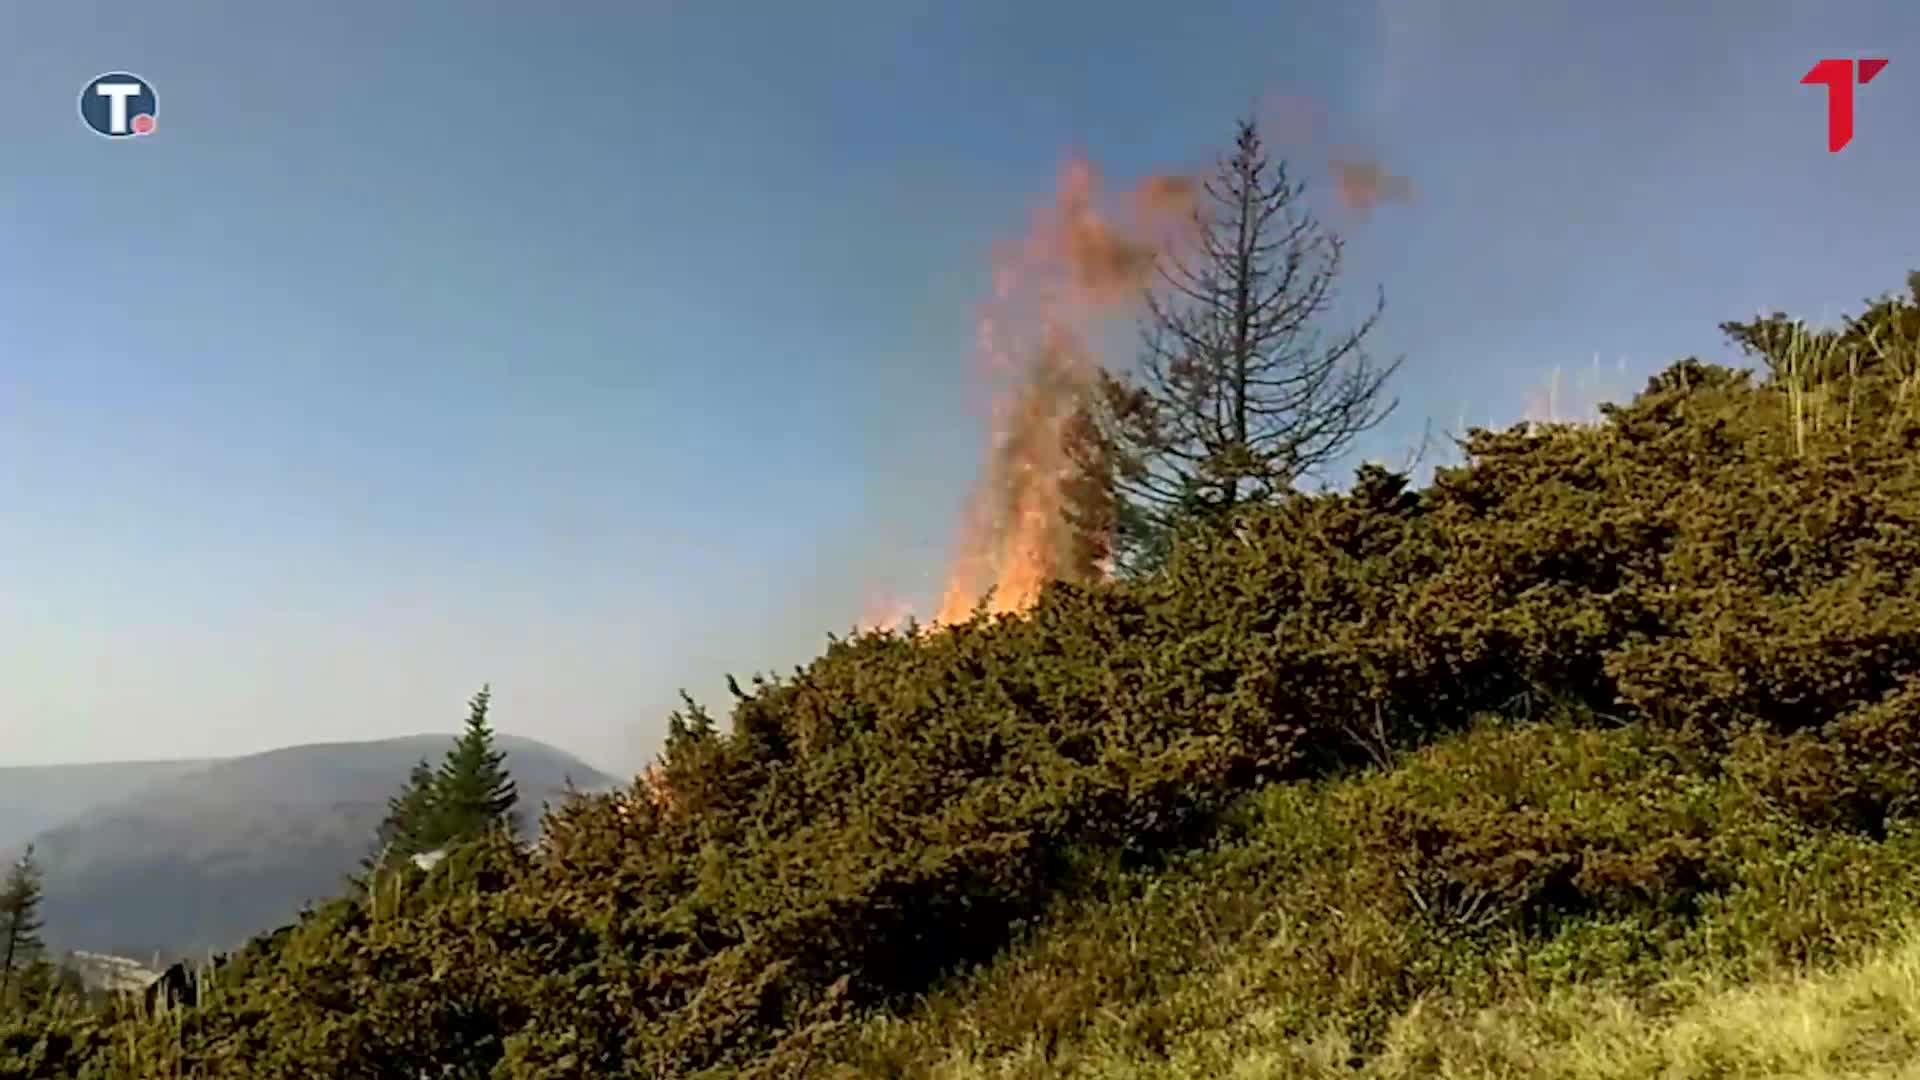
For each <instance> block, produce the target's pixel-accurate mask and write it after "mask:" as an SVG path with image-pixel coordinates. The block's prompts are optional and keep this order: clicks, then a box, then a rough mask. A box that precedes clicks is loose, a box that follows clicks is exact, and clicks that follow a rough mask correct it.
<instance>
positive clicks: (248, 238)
mask: <svg viewBox="0 0 1920 1080" xmlns="http://www.w3.org/2000/svg"><path fill="white" fill-rule="evenodd" d="M647 7H653V8H658V9H659V10H655V11H645V10H642V9H643V8H647ZM1294 7H1296V8H1300V9H1303V10H1296V11H1291V12H1289V11H1285V10H1283V5H1279V4H1273V3H1261V4H1255V3H1251V2H1244V3H1243V2H1239V0H1222V2H1215V3H1203V4H1198V5H1187V6H1184V7H1181V8H1178V9H1176V8H1161V7H1149V6H1147V5H1145V4H1142V3H1139V2H1137V0H1122V2H1120V3H1104V4H1098V5H1096V4H1092V3H1088V2H1083V0H1072V2H1064V0H1063V2H1061V3H1058V4H1049V5H1025V4H1021V5H1016V4H1014V3H1012V2H1011V0H974V2H969V3H959V2H957V0H949V2H944V3H934V2H926V0H920V2H889V3H881V2H879V0H845V2H843V3H838V4H834V5H831V16H830V17H829V16H827V15H820V16H810V15H808V14H807V13H805V12H804V11H802V10H800V9H799V8H798V7H794V6H789V7H786V8H777V7H769V6H766V5H747V4H738V3H722V2H712V3H707V4H701V5H686V6H675V7H668V6H666V5H620V4H612V3H601V2H595V3H587V4H580V5H573V6H570V7H568V8H564V9H559V8H556V9H553V10H550V11H547V12H544V13H536V12H535V10H534V9H531V8H528V7H526V6H524V5H508V4H499V3H478V4H464V5H459V6H457V7H456V6H454V5H451V4H438V3H424V2H423V3H417V4H407V5H395V6H375V5H371V4H367V3H364V2H349V3H345V4H341V5H335V6H328V7H324V8H312V7H307V6H295V5H291V4H284V3H265V4H262V3H247V4H242V3H238V2H234V0H221V2H210V3H204V4H197V5H194V6H193V9H192V15H191V17H188V16H187V15H186V14H168V13H166V12H164V11H161V10H158V9H157V8H148V9H142V10H135V11H131V12H129V11H127V10H124V9H117V8H109V7H107V6H105V5H86V6H82V5H64V4H52V3H23V4H18V5H14V6H13V7H11V8H9V9H8V11H7V13H6V15H5V16H4V22H0V26H4V27H5V29H6V30H7V33H6V36H5V39H4V44H0V60H4V61H5V62H4V64H0V89H4V91H5V97H4V99H3V100H0V114H3V115H4V118H5V120H6V123H7V130H8V133H9V138H10V144H11V145H10V148H11V150H12V151H13V152H12V153H11V154H10V155H8V157H7V159H6V160H5V161H4V162H0V183H3V184H4V185H5V189H6V192H7V195H8V198H6V199H5V200H4V202H3V203H0V239H3V240H4V241H5V243H4V244H0V273H4V280H5V285H6V288H5V289H4V290H0V328H4V333H5V335H6V336H5V338H4V339H3V340H4V342H5V348H4V352H0V604H4V605H6V607H5V614H6V617H5V618H0V665H4V666H0V735H4V736H5V737H4V738H0V765H26V764H42V763H56V762H57V763H77V762H85V761H123V760H151V759H182V758H204V757H230V756H236V755H241V754H249V753H255V752H259V751H263V750H268V749H274V748H277V747H282V746H288V745H294V744H302V743H313V742H337V741H356V740H364V739H378V738H388V737H397V736H400V735H405V734H413V733H418V732H421V731H434V730H437V729H439V728H441V727H445V728H446V729H448V730H453V729H454V728H456V727H457V726H458V724H459V722H460V719H461V718H462V717H463V716H464V715H465V703H466V701H467V699H468V697H469V696H470V695H471V694H472V693H473V692H474V691H475V690H476V689H477V688H478V687H479V686H480V685H481V684H482V683H491V684H492V686H493V688H494V691H495V703H494V719H495V723H496V725H497V726H498V727H499V728H500V729H501V730H504V731H508V732H513V733H516V734H523V735H526V736H528V737H530V738H537V739H539V740H541V741H543V742H547V743H550V744H552V745H554V746H556V747H558V748H561V749H564V750H567V751H569V752H572V753H574V754H577V755H579V756H580V757H581V758H583V759H584V760H586V761H587V762H589V763H591V764H593V765H595V766H596V767H599V768H603V769H609V770H613V771H615V772H620V771H627V772H631V771H632V770H634V769H636V768H638V767H639V766H640V765H642V764H643V763H644V762H645V761H646V760H647V759H648V758H649V757H650V756H651V755H652V754H653V753H654V752H655V751H656V750H657V748H658V743H659V739H660V737H661V735H662V733H663V732H664V730H665V722H666V717H667V714H668V712H669V711H670V710H672V709H673V708H674V707H675V706H676V705H677V703H678V690H679V688H681V687H686V688H688V689H689V690H691V691H692V692H693V693H694V694H695V695H696V696H697V697H699V698H700V699H701V700H702V701H704V702H705V703H706V704H708V705H709V706H711V707H712V708H713V710H714V711H715V713H716V714H717V715H724V713H725V711H726V705H727V702H726V699H725V694H724V692H723V690H722V687H723V682H722V680H723V677H724V675H725V674H726V673H728V672H732V673H734V674H736V675H738V676H740V677H741V680H742V682H745V681H746V677H747V676H748V675H750V674H751V673H752V672H754V671H756V670H772V671H785V670H788V669H789V668H790V667H791V666H792V665H794V664H796V663H800V662H803V661H805V660H806V659H808V658H809V657H811V656H813V655H814V654H816V653H817V652H818V651H819V650H820V648H821V646H822V645H823V644H824V641H825V635H826V634H827V633H828V632H829V631H834V630H844V629H845V628H848V627H850V626H851V625H852V624H853V623H854V621H855V620H856V618H857V617H858V616H859V615H860V614H861V611H862V609H863V606H864V605H866V604H868V603H869V602H871V601H872V600H873V599H874V597H875V596H876V595H878V594H883V593H900V592H906V593H909V594H911V595H912V597H913V598H914V599H916V600H918V601H919V602H920V609H921V611H922V612H923V613H924V612H925V610H926V607H927V605H928V604H930V603H931V602H932V599H933V597H932V596H931V595H930V594H931V592H932V590H933V587H934V583H935V581H936V580H937V577H938V574H939V571H940V569H941V567H942V565H943V563H944V560H945V559H946V557H947V555H948V553H949V543H950V540H951V538H952V535H953V528H954V524H955V519H956V515H957V514H958V513H959V510H960V508H961V504H962V501H963V500H964V499H965V497H966V495H967V493H968V488H969V484H970V483H971V481H972V479H973V476H974V473H975V470H976V469H977V467H978V464H979V461H980V455H981V449H982V443H981V439H982V424H981V420H980V416H979V412H978V410H977V408H976V407H975V406H976V399H977V397H978V388H977V385H976V383H975V381H974V368H973V356H972V349H973V340H974V330H973V326H972V319H973V316H974V310H975V305H976V304H977V303H978V302H979V301H980V300H981V299H982V298H983V297H984V296H985V295H986V293H987V290H988V287H989V284H990V282H989V279H988V253H989V250H990V248H991V246H992V245H993V244H994V243H995V242H997V241H1000V240H1004V239H1007V238H1009V237H1012V236H1016V235H1017V234H1018V233H1019V231H1020V229H1021V227H1022V225H1023V224H1024V222H1025V219H1026V216H1027V214H1028V212H1029V211H1030V209H1031V208H1032V207H1033V206H1035V205H1036V204H1037V203H1038V202H1040V201H1041V200H1043V199H1044V198H1045V197H1046V195H1047V194H1048V193H1049V191H1050V189H1051V185H1052V180H1053V175H1054V171H1055V169H1056V168H1057V166H1058V165H1059V163H1060V161H1061V159H1062V156H1063V155H1064V154H1065V153H1067V152H1068V151H1070V150H1080V151H1083V152H1085V153H1086V154H1087V155H1088V157H1089V158H1091V160H1093V161H1094V162H1095V163H1097V164H1098V165H1099V166H1100V167H1101V168H1102V170H1103V171H1104V172H1106V173H1107V174H1109V175H1110V176H1112V177H1114V178H1115V179H1116V180H1122V179H1125V178H1131V177H1137V176H1140V175H1142V174H1145V173H1148V172H1154V171H1159V170H1163V169H1181V168H1192V167H1195V166H1198V165H1204V164H1205V163H1206V162H1208V161H1209V160H1210V159H1211V158H1212V157H1213V155H1215V154H1217V153H1219V152H1221V151H1223V150H1224V149H1225V148H1226V145H1227V143H1228V142H1229V140H1230V139H1231V136H1232V131H1233V124H1234V121H1235V119H1236V117H1237V116H1238V115H1240V114H1242V113H1244V112H1245V111H1246V110H1247V109H1248V107H1249V104H1250V103H1252V102H1264V103H1269V104H1271V103H1273V102H1275V101H1278V100H1281V99H1293V100H1296V101H1304V100H1310V101H1311V102H1313V103H1314V105H1315V108H1316V110H1317V111H1318V113H1319V114H1320V115H1321V116H1322V123H1321V124H1320V126H1319V127H1318V129H1317V130H1316V131H1315V133H1314V137H1313V139H1312V141H1311V142H1306V141H1302V140H1301V138H1300V133H1299V132H1288V131H1277V132H1272V133H1271V134H1273V135H1274V137H1275V142H1276V146H1275V147H1274V149H1275V151H1276V153H1277V154H1278V155H1279V156H1282V157H1286V158H1288V159H1289V160H1291V161H1292V162H1293V164H1294V166H1295V167H1296V168H1297V169H1299V170H1301V171H1302V172H1303V173H1304V174H1305V175H1306V176H1307V178H1308V179H1309V182H1310V183H1311V184H1312V185H1313V188H1314V192H1315V194H1316V197H1317V201H1318V202H1320V203H1322V204H1324V203H1325V198H1326V196H1327V194H1328V188H1329V183H1328V180H1327V177H1326V175H1325V173H1326V159H1327V155H1328V153H1329V152H1330V151H1337V152H1343V153H1344V152H1352V153H1358V154H1364V155H1368V156H1371V157H1377V159H1378V160H1379V161H1380V162H1381V163H1383V164H1384V166H1385V167H1386V168H1387V169H1389V170H1390V171H1392V172H1394V173H1398V174H1404V175H1405V176H1406V177H1408V178H1409V179H1410V181H1411V187H1412V193H1413V196H1412V200H1411V201H1410V202H1409V203H1408V204H1406V205H1389V206H1385V207H1382V208H1380V209H1378V210H1377V211H1375V212H1374V213H1373V214H1372V215H1370V216H1368V217H1365V218H1360V217H1356V216H1354V215H1349V214H1344V213H1341V212H1339V211H1337V210H1332V211H1330V212H1329V213H1328V214H1327V220H1328V223H1329V224H1330V225H1331V226H1333V227H1334V228H1336V229H1337V230H1339V231H1341V232H1343V233H1344V234H1345V235H1347V237H1348V238H1349V241H1350V244H1351V246H1350V249H1349V259H1348V265H1347V269H1346V273H1345V276H1344V283H1345V288H1346V290H1347V292H1348V293H1349V294H1350V295H1352V296H1354V297H1355V298H1356V299H1358V300H1362V301H1364V300H1366V299H1368V298H1370V295H1371V292H1372V290H1373V288H1374V286H1375V285H1376V284H1378V285H1381V286H1383V287H1384V288H1385V290H1386V296H1387V315H1386V321H1385V323H1384V325H1383V327H1382V329H1381V331H1380V334H1379V336H1378V337H1377V339H1376V340H1375V347H1376V349H1377V351H1379V352H1381V353H1383V354H1387V355H1397V354H1405V356H1406V363H1405V367H1404V368H1403V370H1402V373H1401V375H1400V377H1399V380H1398V382H1397V384H1396V387H1395V389H1396V391H1397V393H1398V396H1399V397H1400V399H1401V402H1402V404H1401V407H1400V411H1399V412H1398V413H1397V414H1396V416H1395V417H1394V418H1393V419H1392V420H1391V421H1390V422H1389V423H1388V424H1386V425H1384V426H1383V427H1382V428H1381V429H1380V430H1378V431H1377V432H1376V433H1374V434H1373V435H1372V436H1370V437H1369V438H1368V439H1367V440H1365V441H1364V443H1363V444H1362V445H1361V446H1359V447H1357V448H1356V453H1355V455H1354V460H1355V462H1356V463H1357V461H1358V460H1360V459H1362V458H1367V457H1376V458H1384V459H1388V460H1392V461H1399V460H1402V459H1404V457H1405V456H1406V454H1407V453H1408V452H1409V451H1410V450H1411V448H1412V447H1413V446H1414V445H1415V444H1416V443H1418V442H1419V441H1420V438H1421V434H1422V431H1423V428H1424V427H1425V426H1426V425H1427V424H1429V423H1431V424H1432V425H1433V426H1434V427H1435V428H1436V429H1448V428H1453V427H1455V426H1457V423H1458V421H1459V420H1460V419H1462V418H1464V419H1466V420H1467V421H1468V422H1472V423H1486V422H1489V421H1492V422H1497V423H1502V424H1504V423H1509V422H1513V421H1517V420H1519V419H1520V418H1521V417H1522V414H1523V413H1524V412H1525V411H1526V410H1527V409H1528V408H1529V407H1530V406H1531V405H1533V404H1534V403H1535V401H1536V399H1537V397H1538V395H1539V394H1540V392H1541V391H1542V390H1543V388H1544V387H1545V385H1546V383H1547V380H1548V379H1549V377H1550V375H1551V372H1552V371H1553V369H1554V368H1556V367H1558V368H1561V369H1564V370H1566V371H1567V372H1568V378H1569V380H1570V381H1572V380H1574V379H1575V378H1576V377H1577V376H1578V375H1579V374H1580V373H1582V372H1586V371H1588V370H1589V369H1590V367H1591V366H1592V365H1594V364H1595V363H1596V362H1597V363H1598V365H1599V367H1601V368H1602V369H1604V370H1605V371H1606V372H1608V373H1609V375H1610V383H1609V385H1608V387H1607V389H1609V390H1612V391H1615V392H1631V391H1632V390H1634V389H1637V388H1638V386H1639V385H1640V384H1641V383H1642V382H1643V381H1644V379H1645V377H1646V376H1647V375H1648V374H1650V373H1651V372H1652V371H1654V370H1656V369H1657V368H1659V367H1661V366H1663V365H1665V364H1666V363H1668V362H1670V361H1671V360H1674V359H1677V358H1679V357H1681V356H1684V355H1687V354H1689V353H1694V354H1698V355H1701V356H1703V357H1705V358H1708V359H1728V358H1730V353H1729V351H1728V350H1727V348H1726V347H1725V346H1724V344H1723V343H1722V342H1721V340H1720V337H1719V334H1718V332H1717V331H1716V330H1715V326H1716V324H1717V323H1719V322H1721V321H1723V320H1726V319H1732V318H1738V317H1742V316H1746V315H1751V314H1753V313H1755V312H1756V311H1760V310H1767V311H1771V310H1776V309H1778V310H1785V311H1787V312H1789V313H1792V314H1795V315H1802V316H1807V317H1811V318H1816V319H1819V318H1822V317H1834V316H1838V315H1839V314H1841V313H1843V312H1848V311H1853V310H1857V309H1858V308H1859V307H1860V306H1861V304H1862V301H1863V300H1864V299H1865V298H1866V297H1868V296H1870V295H1874V294H1879V293H1883V292H1886V291H1888V290H1891V289H1894V288H1896V287H1898V286H1899V285H1900V284H1901V282H1902V281H1903V280H1904V276H1905V274H1906V273H1907V271H1908V270H1910V269H1920V249H1917V248H1916V246H1915V244H1914V240H1913V237H1914V235H1915V233H1914V230H1913V228H1912V225H1913V221H1912V219H1913V216H1914V215H1913V212H1912V211H1911V210H1910V209H1909V202H1910V200H1911V192H1912V191H1913V190H1915V183H1914V182H1915V180H1916V179H1920V151H1917V150H1916V148H1915V146H1914V144H1913V140H1912V139H1911V137H1910V136H1909V135H1908V134H1906V133H1904V132H1903V131H1902V130H1901V128H1900V126H1899V125H1900V124H1901V123H1904V122H1907V121H1908V120H1909V118H1910V116H1911V115H1912V106H1913V105H1914V104H1915V103H1916V102H1920V49H1914V48H1912V46H1914V45H1917V44H1920V10H1915V9H1913V8H1912V7H1911V6H1908V7H1896V6H1895V5H1893V4H1891V3H1874V4H1866V3H1845V2H1842V3H1837V4H1832V5H1826V6H1824V7H1823V8H1821V9H1819V10H1818V12H1817V13H1816V12H1813V11H1810V10H1808V9H1806V8H1805V6H1804V5H1790V4H1787V3H1784V2H1778V0H1753V2H1744V3H1738V4H1736V3H1732V2H1730V0H1716V2H1711V3H1707V4H1701V5H1693V6H1692V8H1693V9H1692V10H1689V11H1686V12H1684V13H1683V12H1680V11H1677V10H1674V9H1672V8H1671V6H1669V5H1656V4H1652V3H1645V2H1630V3H1625V4H1615V5H1607V6H1605V7H1600V6H1596V5H1580V6H1575V5H1573V4H1570V3H1551V2H1549V3H1524V4H1523V3H1521V2H1520V0H1488V2H1487V3H1483V4H1480V5H1476V6H1473V7H1472V8H1471V9H1470V10H1445V11H1443V10H1441V9H1440V8H1439V7H1438V6H1427V5H1420V4H1416V3H1414V2H1413V0H1387V2H1383V3H1380V4H1378V5H1373V6H1369V5H1367V4H1357V5H1347V4H1333V3H1317V4H1311V5H1294ZM1029 8H1035V10H1028V9H1029ZM182 10H184V9H182ZM820 10H822V11H826V10H828V9H827V8H822V9H820ZM1827 56H1841V57H1859V56H1882V57H1887V58H1888V59H1889V60H1890V63H1889V66H1888V68H1887V69H1886V71H1885V72H1884V73H1882V74H1881V75H1880V76H1879V78H1877V79H1876V80H1875V81H1874V83H1873V84H1872V85H1871V86H1869V87H1865V88H1862V89H1861V90H1860V92H1859V94H1858V126H1857V134H1856V137H1855V139H1854V142H1853V145H1851V146H1850V147H1848V148H1847V149H1846V150H1845V151H1844V152H1842V153H1838V154H1829V153H1827V152H1826V148H1825V136H1824V124H1825V115H1826V111H1825V110H1826V106H1825V101H1824V97H1823V92H1822V91H1821V90H1820V89H1819V88H1817V87H1806V86H1801V85H1799V84H1798V80H1799V78H1800V76H1801V75H1802V74H1803V73H1804V72H1805V71H1806V69H1807V68H1808V67H1810V66H1811V65H1812V64H1813V63H1814V62H1815V61H1816V60H1818V59H1820V58H1823V57H1827ZM114 70H124V71H131V72H134V73H136V74H139V75H142V76H144V77H146V78H148V79H150V80H151V81H152V82H153V83H154V85H155V88H156V90H157V92H158V95H159V100H160V106H159V117H158V120H159V123H158V130H157V131H156V132H155V134H153V135H152V136H150V137H148V138H144V139H138V140H118V141H114V140H106V139H101V138H98V137H96V136H94V135H93V134H91V133H89V132H88V131H87V130H86V129H85V128H84V127H83V126H82V125H81V123H80V121H79V118H78V117H77V115H76V108H75V100H76V96H77V94H78V93H79V91H80V89H81V88H82V87H83V86H84V85H85V84H86V83H87V82H88V80H90V79H91V78H93V77H94V76H96V75H98V74H101V73H103V72H107V71H114ZM269 91H271V92H269ZM1596 358H1597V360H1596ZM1120 359H1123V357H1121V358H1120ZM1572 393H1573V394H1574V395H1575V396H1579V395H1580V394H1581V393H1582V391H1579V390H1577V389H1576V390H1575V391H1573V392H1572Z"/></svg>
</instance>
